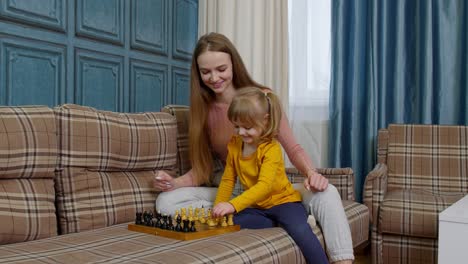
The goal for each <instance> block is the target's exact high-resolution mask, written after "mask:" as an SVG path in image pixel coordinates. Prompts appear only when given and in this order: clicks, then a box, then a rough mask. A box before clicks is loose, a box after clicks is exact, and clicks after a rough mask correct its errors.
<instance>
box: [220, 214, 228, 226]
mask: <svg viewBox="0 0 468 264" xmlns="http://www.w3.org/2000/svg"><path fill="white" fill-rule="evenodd" d="M221 226H222V227H226V226H228V224H227V217H226V216H223V220H222V221H221Z"/></svg>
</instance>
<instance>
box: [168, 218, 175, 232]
mask: <svg viewBox="0 0 468 264" xmlns="http://www.w3.org/2000/svg"><path fill="white" fill-rule="evenodd" d="M167 221H168V222H167V230H174V225H173V224H172V216H171V215H169V216H168V217H167Z"/></svg>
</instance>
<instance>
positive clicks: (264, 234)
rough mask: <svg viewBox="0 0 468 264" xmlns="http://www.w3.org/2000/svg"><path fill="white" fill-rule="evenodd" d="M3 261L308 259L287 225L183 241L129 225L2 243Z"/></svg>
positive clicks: (166, 263) (288, 262)
mask: <svg viewBox="0 0 468 264" xmlns="http://www.w3.org/2000/svg"><path fill="white" fill-rule="evenodd" d="M0 256H1V258H0V263H161V264H171V263H174V264H180V263H216V264H223V263H226V264H227V263H255V264H257V263H259V264H261V263H264V264H270V263H285V264H301V263H305V259H304V257H303V256H302V253H301V251H300V250H299V248H298V247H297V246H296V244H295V243H294V241H293V240H292V239H291V237H290V236H289V235H288V234H287V233H286V232H285V231H284V230H283V229H282V228H269V229H256V230H247V229H244V230H241V231H238V232H234V233H229V234H225V235H219V236H213V237H208V238H204V239H198V240H190V241H179V240H173V239H168V238H164V237H158V236H155V235H149V234H145V233H139V232H132V231H128V230H127V224H121V225H115V226H112V227H106V228H102V229H96V230H92V231H87V232H81V233H74V234H67V235H63V236H58V237H55V238H50V239H43V240H39V241H31V242H25V243H21V244H16V245H5V246H2V247H0Z"/></svg>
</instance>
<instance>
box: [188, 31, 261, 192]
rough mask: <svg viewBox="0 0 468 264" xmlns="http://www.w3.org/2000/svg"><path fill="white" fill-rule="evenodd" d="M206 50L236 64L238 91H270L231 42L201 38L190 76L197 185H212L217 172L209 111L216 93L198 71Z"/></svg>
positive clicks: (191, 134) (208, 36)
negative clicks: (223, 55)
mask: <svg viewBox="0 0 468 264" xmlns="http://www.w3.org/2000/svg"><path fill="white" fill-rule="evenodd" d="M206 51H215V52H224V53H227V54H229V55H230V57H231V61H232V85H233V86H234V88H235V89H239V88H242V87H246V86H253V87H258V88H260V89H267V88H266V87H265V86H263V85H260V84H258V83H257V82H255V81H254V80H253V79H252V78H251V77H250V75H249V73H248V72H247V69H246V68H245V66H244V62H243V61H242V58H241V57H240V55H239V53H238V52H237V49H236V48H235V47H234V45H233V44H232V43H231V41H230V40H229V39H228V38H227V37H226V36H224V35H222V34H219V33H208V34H206V35H203V36H202V37H200V39H199V40H198V42H197V45H196V46H195V49H194V51H193V56H192V66H191V73H190V126H189V143H190V147H189V153H190V162H191V164H192V173H193V180H194V182H193V184H194V185H201V184H206V185H208V186H210V185H211V183H212V182H211V174H212V171H213V154H212V151H211V146H210V139H209V138H208V133H207V131H208V125H207V119H208V111H209V108H210V106H211V104H212V103H213V102H214V101H215V99H216V96H215V94H214V92H213V91H212V90H211V89H209V88H208V87H206V86H205V84H204V83H203V81H202V79H201V76H200V70H199V68H198V62H197V59H198V57H199V56H200V55H201V54H202V53H203V52H206Z"/></svg>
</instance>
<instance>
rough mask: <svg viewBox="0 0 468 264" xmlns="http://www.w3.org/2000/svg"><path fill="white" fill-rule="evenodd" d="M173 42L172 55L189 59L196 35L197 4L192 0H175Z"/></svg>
mask: <svg viewBox="0 0 468 264" xmlns="http://www.w3.org/2000/svg"><path fill="white" fill-rule="evenodd" d="M173 19H174V20H173V22H172V25H173V27H174V29H173V31H174V42H173V44H172V45H173V47H172V56H173V57H174V58H177V59H182V60H187V61H190V59H191V58H192V51H193V49H194V48H195V44H196V43H195V42H193V39H195V40H196V39H197V35H198V33H197V32H198V31H197V30H198V29H197V27H198V23H197V22H198V4H197V2H196V1H194V0H176V1H175V3H174V10H173Z"/></svg>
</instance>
